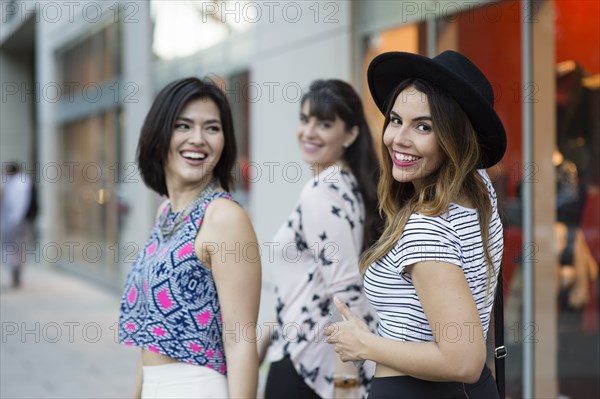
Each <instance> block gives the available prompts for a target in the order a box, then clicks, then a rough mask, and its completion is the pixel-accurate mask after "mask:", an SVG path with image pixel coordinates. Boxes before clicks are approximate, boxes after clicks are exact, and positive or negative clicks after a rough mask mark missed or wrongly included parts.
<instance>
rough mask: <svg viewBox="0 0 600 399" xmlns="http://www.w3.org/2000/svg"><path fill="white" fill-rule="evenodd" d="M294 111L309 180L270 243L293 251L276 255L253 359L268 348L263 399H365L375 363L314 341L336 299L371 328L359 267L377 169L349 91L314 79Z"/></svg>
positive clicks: (370, 231) (374, 221)
mask: <svg viewBox="0 0 600 399" xmlns="http://www.w3.org/2000/svg"><path fill="white" fill-rule="evenodd" d="M300 104H301V108H300V122H299V124H298V128H297V133H296V139H297V141H298V146H299V147H300V152H301V154H302V158H303V160H304V161H305V162H306V163H308V164H309V165H311V168H312V171H313V175H314V176H313V178H312V179H311V180H310V181H308V182H307V183H306V185H305V186H304V189H303V190H302V193H301V194H300V199H299V200H298V203H297V204H296V206H295V207H294V210H293V211H292V212H291V214H290V216H289V217H288V220H287V221H286V222H285V223H284V224H283V226H282V227H281V228H280V229H279V231H278V232H277V234H276V235H275V238H274V241H275V242H278V243H279V244H281V245H280V246H279V247H278V248H289V247H290V245H289V244H291V245H292V247H293V248H294V249H295V250H290V251H276V255H275V256H276V258H275V268H274V273H275V274H274V278H275V286H276V288H275V293H276V296H277V308H276V311H277V326H276V328H275V330H274V332H273V335H272V336H268V335H267V334H264V335H263V337H264V339H263V340H261V342H260V343H259V353H260V358H261V360H262V359H263V358H264V357H265V352H266V351H267V346H268V354H267V357H268V361H270V362H271V367H270V371H269V375H268V378H267V384H266V388H265V398H266V399H274V398H298V399H308V398H333V397H337V398H341V397H354V398H356V397H364V396H365V395H366V393H367V388H368V384H369V382H370V377H371V376H372V372H373V364H372V363H371V364H370V365H360V367H358V368H357V367H355V366H354V365H353V364H351V363H348V364H346V365H344V364H342V363H341V362H336V359H337V356H336V354H335V352H334V351H333V348H332V347H331V346H329V345H327V343H326V342H325V340H324V338H323V335H322V334H323V328H324V327H325V326H326V325H327V324H328V323H329V312H330V309H331V308H332V307H333V305H332V299H333V296H334V295H337V296H338V297H339V298H340V299H341V300H343V301H344V302H346V303H347V304H348V306H349V307H350V308H351V309H353V311H354V312H355V313H356V314H358V315H359V316H360V317H361V319H362V320H363V321H364V322H365V323H367V325H368V326H369V328H371V329H373V330H374V329H375V327H376V321H375V317H374V312H373V311H372V309H371V308H370V306H369V304H368V303H367V301H366V298H365V296H364V293H363V290H362V283H361V278H360V275H359V272H358V260H359V256H360V254H361V252H362V251H363V249H365V248H366V247H368V246H370V245H371V244H372V243H373V242H374V241H375V240H376V239H377V237H378V234H379V233H380V228H381V226H382V221H381V218H380V217H379V214H378V213H377V209H376V208H377V196H376V195H377V194H376V181H377V179H378V176H379V164H378V162H377V158H376V154H375V151H374V149H373V143H372V138H371V133H370V131H369V128H368V126H367V123H366V120H365V115H364V112H363V107H362V103H361V101H360V98H359V96H358V94H357V93H356V92H355V91H354V89H353V88H352V87H351V86H350V85H349V84H347V83H345V82H342V81H340V80H317V81H315V82H313V83H312V84H311V85H310V88H309V91H308V92H307V93H306V94H305V95H304V96H303V98H302V101H301V103H300ZM290 331H292V332H293V334H292V335H293V336H290ZM336 363H337V365H336ZM369 366H370V370H369Z"/></svg>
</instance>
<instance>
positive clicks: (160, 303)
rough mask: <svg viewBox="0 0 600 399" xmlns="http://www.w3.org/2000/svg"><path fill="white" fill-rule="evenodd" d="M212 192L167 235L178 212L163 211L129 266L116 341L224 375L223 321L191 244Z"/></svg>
mask: <svg viewBox="0 0 600 399" xmlns="http://www.w3.org/2000/svg"><path fill="white" fill-rule="evenodd" d="M217 198H227V199H231V194H229V193H226V192H216V193H214V194H213V195H211V196H209V197H208V198H207V199H206V200H205V201H204V202H203V203H202V204H200V206H198V207H197V208H196V209H194V210H193V211H192V212H191V213H190V215H189V216H188V217H187V218H186V219H185V220H184V222H183V223H182V224H181V226H180V227H179V228H178V229H177V230H176V231H175V232H173V234H172V235H171V236H170V237H166V238H164V237H163V236H162V233H161V230H160V226H161V225H162V224H163V223H165V222H166V223H167V224H168V223H173V221H174V220H175V218H176V217H177V215H178V213H177V212H170V206H167V207H165V209H164V210H163V212H162V214H161V215H160V217H159V220H158V221H157V223H156V224H155V225H154V228H153V229H152V232H151V234H150V238H149V239H148V242H147V243H146V246H145V247H144V249H143V251H142V252H141V253H140V255H139V256H138V258H137V259H136V261H135V262H134V263H133V264H132V266H131V269H130V271H129V274H128V276H127V280H126V283H125V290H124V293H123V298H122V300H121V309H120V310H121V314H120V317H119V343H121V344H124V345H128V346H139V347H142V348H144V349H146V350H149V351H151V352H156V353H161V354H163V355H166V356H169V357H171V358H173V359H177V360H179V361H181V362H185V363H189V364H195V365H199V366H206V367H208V368H211V369H213V370H216V371H217V372H219V373H221V374H223V375H226V374H227V367H226V361H225V351H224V347H223V339H222V331H223V322H222V317H221V308H220V305H219V298H218V295H217V289H216V287H215V282H214V279H213V276H212V272H211V270H210V269H209V268H207V267H206V266H205V265H204V264H203V263H202V262H201V261H200V260H199V259H198V258H197V257H196V254H195V251H194V240H195V239H196V236H197V234H198V230H199V229H200V226H201V225H202V220H203V217H204V213H205V212H206V209H207V208H208V206H209V205H210V203H211V202H212V201H214V200H215V199H217Z"/></svg>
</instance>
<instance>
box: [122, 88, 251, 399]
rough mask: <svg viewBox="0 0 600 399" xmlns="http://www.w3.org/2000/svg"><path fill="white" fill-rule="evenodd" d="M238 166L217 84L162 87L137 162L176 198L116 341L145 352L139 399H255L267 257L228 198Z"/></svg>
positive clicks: (132, 289)
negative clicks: (257, 333)
mask: <svg viewBox="0 0 600 399" xmlns="http://www.w3.org/2000/svg"><path fill="white" fill-rule="evenodd" d="M235 160H236V143H235V136H234V132H233V121H232V115H231V110H230V107H229V103H228V101H227V99H226V97H225V95H224V94H223V92H222V91H221V90H220V89H219V88H218V87H217V86H216V85H215V84H214V83H213V82H210V81H202V80H199V79H196V78H187V79H181V80H177V81H175V82H172V83H170V84H169V85H167V86H166V87H165V88H164V89H162V91H161V92H160V93H159V94H158V96H157V98H156V99H155V101H154V103H153V105H152V107H151V109H150V111H149V112H148V115H147V116H146V120H145V122H144V125H143V127H142V131H141V136H140V139H139V143H138V164H139V168H140V171H141V175H142V177H143V179H144V182H145V183H146V184H147V185H148V186H149V187H150V188H152V189H153V190H154V191H156V192H157V193H159V194H161V195H166V196H167V197H168V198H169V199H168V200H167V201H165V203H163V205H161V207H160V208H159V210H158V215H157V221H156V223H155V225H154V228H153V229H152V232H151V234H150V238H149V239H148V242H147V243H146V246H145V248H144V250H143V251H142V252H141V254H140V255H139V257H138V258H137V260H136V261H135V262H134V263H133V265H132V267H131V270H130V272H129V275H128V277H127V281H126V285H125V291H124V294H123V299H122V302H121V316H120V320H119V342H120V343H122V344H125V345H135V346H139V347H141V348H142V356H141V365H142V372H141V373H139V381H138V384H137V391H136V395H135V396H136V397H139V396H140V395H141V397H142V398H165V397H169V398H174V397H177V398H209V397H210V398H217V397H218V398H226V397H235V398H238V397H244V398H248V397H253V396H254V395H255V394H256V389H257V382H258V357H257V353H256V340H255V328H246V327H247V326H256V321H257V316H258V306H259V297H260V285H261V270H260V257H259V253H258V243H257V240H256V236H255V233H254V230H253V228H252V225H251V223H250V220H249V218H248V217H247V215H246V213H245V212H244V211H243V210H242V208H241V207H240V206H239V205H238V204H237V203H235V202H234V201H233V200H232V199H231V195H230V194H229V193H228V192H227V190H228V189H229V188H230V187H231V184H232V173H231V171H232V167H233V165H234V162H235ZM234 248H235V249H239V248H244V256H241V257H240V256H237V255H239V254H233V255H232V254H231V250H232V249H234ZM253 248H256V253H252V249H253ZM254 255H256V256H254ZM241 331H243V334H244V335H243V336H240V334H241Z"/></svg>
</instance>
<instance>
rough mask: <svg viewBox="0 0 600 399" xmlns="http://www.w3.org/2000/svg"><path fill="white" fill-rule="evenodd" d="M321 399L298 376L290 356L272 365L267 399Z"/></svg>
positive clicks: (266, 389) (266, 390)
mask: <svg viewBox="0 0 600 399" xmlns="http://www.w3.org/2000/svg"><path fill="white" fill-rule="evenodd" d="M288 398H289V399H321V397H320V396H319V395H317V394H316V393H315V391H313V390H312V388H311V387H309V386H308V385H306V383H305V382H304V379H303V378H302V377H300V376H299V375H298V373H297V372H296V369H295V368H294V365H293V364H292V361H291V359H290V358H289V356H286V357H284V358H283V359H281V360H280V361H278V362H274V363H271V368H270V369H269V375H268V377H267V386H266V387H265V399H288Z"/></svg>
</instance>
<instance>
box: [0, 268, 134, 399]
mask: <svg viewBox="0 0 600 399" xmlns="http://www.w3.org/2000/svg"><path fill="white" fill-rule="evenodd" d="M3 266H5V265H3ZM10 284H11V278H10V274H9V272H8V270H7V268H6V267H2V270H1V271H0V324H1V330H2V336H1V341H0V398H2V399H13V398H15V399H16V398H57V399H58V398H61V399H62V398H98V399H100V398H127V397H131V393H132V389H133V381H134V375H135V371H136V368H137V365H138V361H139V351H138V350H136V349H134V348H128V347H124V346H121V345H119V344H117V343H116V333H117V323H116V322H117V320H118V312H119V309H118V308H119V301H120V298H119V295H118V294H116V293H113V292H109V291H106V290H104V289H102V288H99V287H98V286H96V285H94V284H92V283H89V282H87V281H84V280H82V279H81V278H77V277H74V276H71V275H68V274H66V273H64V272H60V271H57V270H56V269H52V268H51V267H50V266H47V265H42V264H30V265H27V266H26V267H25V269H24V272H23V276H22V286H21V288H19V289H13V288H11V287H10Z"/></svg>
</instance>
